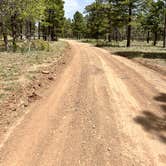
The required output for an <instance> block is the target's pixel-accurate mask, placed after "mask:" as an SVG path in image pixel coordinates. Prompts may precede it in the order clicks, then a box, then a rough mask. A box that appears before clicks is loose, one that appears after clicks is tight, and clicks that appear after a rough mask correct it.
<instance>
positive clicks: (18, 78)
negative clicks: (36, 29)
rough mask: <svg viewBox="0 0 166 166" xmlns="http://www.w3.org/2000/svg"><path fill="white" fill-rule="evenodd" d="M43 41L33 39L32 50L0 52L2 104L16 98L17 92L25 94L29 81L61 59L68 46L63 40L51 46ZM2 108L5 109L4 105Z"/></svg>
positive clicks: (35, 78) (0, 95)
mask: <svg viewBox="0 0 166 166" xmlns="http://www.w3.org/2000/svg"><path fill="white" fill-rule="evenodd" d="M39 43H40V44H39ZM41 43H42V41H38V40H37V41H33V43H32V45H33V44H34V46H32V48H33V51H31V52H24V53H21V52H15V53H11V52H1V53H0V105H1V104H4V103H6V102H7V101H9V99H13V100H14V99H16V97H15V98H13V96H16V95H17V93H18V94H19V93H22V96H23V95H24V93H25V91H24V90H25V88H26V87H27V86H28V85H29V83H32V82H33V80H37V79H38V75H39V74H41V72H42V70H44V69H45V68H47V67H49V66H50V65H52V64H54V63H56V62H57V61H58V60H59V59H61V58H62V55H63V54H64V51H65V49H66V48H67V47H68V44H67V43H66V42H63V41H59V42H51V43H50V44H49V46H48V45H47V44H48V43H42V44H41ZM45 44H46V45H45ZM45 47H46V50H45ZM48 47H49V51H47V50H48ZM8 104H10V103H8ZM1 109H3V110H4V107H0V110H1Z"/></svg>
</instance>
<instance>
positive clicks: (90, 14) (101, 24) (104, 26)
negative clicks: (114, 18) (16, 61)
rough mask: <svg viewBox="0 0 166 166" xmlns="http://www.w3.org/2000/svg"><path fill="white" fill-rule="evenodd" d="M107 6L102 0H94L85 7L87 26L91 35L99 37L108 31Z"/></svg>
mask: <svg viewBox="0 0 166 166" xmlns="http://www.w3.org/2000/svg"><path fill="white" fill-rule="evenodd" d="M107 11H108V6H107V4H105V3H103V1H100V0H96V1H95V2H94V3H92V4H91V5H89V6H87V7H86V12H87V27H88V29H89V31H90V34H91V37H94V38H95V39H99V38H100V37H101V36H103V35H105V34H107V33H108V30H109V19H108V12H107Z"/></svg>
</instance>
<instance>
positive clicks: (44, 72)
mask: <svg viewBox="0 0 166 166" xmlns="http://www.w3.org/2000/svg"><path fill="white" fill-rule="evenodd" d="M49 73H50V72H49V71H47V70H43V71H42V74H49Z"/></svg>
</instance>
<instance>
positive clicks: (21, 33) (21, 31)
mask: <svg viewBox="0 0 166 166" xmlns="http://www.w3.org/2000/svg"><path fill="white" fill-rule="evenodd" d="M20 39H21V40H22V39H23V26H22V23H20Z"/></svg>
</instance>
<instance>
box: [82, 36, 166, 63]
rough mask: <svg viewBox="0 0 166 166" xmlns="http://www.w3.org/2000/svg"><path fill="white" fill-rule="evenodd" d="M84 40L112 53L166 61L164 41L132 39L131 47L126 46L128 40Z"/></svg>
mask: <svg viewBox="0 0 166 166" xmlns="http://www.w3.org/2000/svg"><path fill="white" fill-rule="evenodd" d="M81 41H82V42H86V43H90V44H92V45H94V46H97V47H103V48H105V49H107V50H109V51H110V52H111V53H113V54H116V55H119V56H124V57H127V58H137V57H141V58H149V59H163V60H164V61H166V49H165V48H162V41H159V42H158V43H157V45H156V46H153V42H152V41H150V42H149V43H147V42H146V41H144V42H143V41H135V40H134V41H131V47H129V48H128V47H126V41H120V42H116V41H112V42H111V43H109V42H106V41H104V40H98V42H97V41H96V40H95V39H83V40H81Z"/></svg>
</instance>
